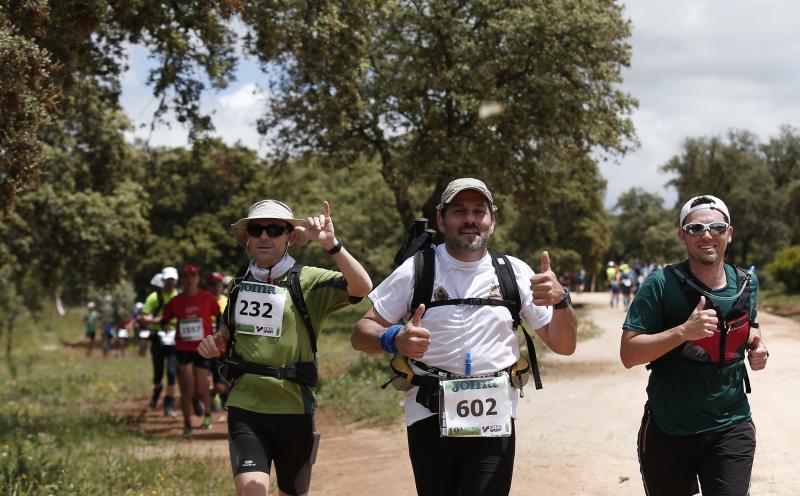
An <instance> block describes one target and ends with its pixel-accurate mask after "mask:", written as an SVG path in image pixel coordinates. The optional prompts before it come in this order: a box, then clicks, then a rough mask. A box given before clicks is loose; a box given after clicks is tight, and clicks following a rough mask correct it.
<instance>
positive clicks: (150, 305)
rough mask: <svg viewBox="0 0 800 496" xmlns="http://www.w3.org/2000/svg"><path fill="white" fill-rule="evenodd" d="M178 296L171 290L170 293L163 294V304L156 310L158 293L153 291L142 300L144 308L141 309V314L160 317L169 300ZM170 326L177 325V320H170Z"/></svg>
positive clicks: (175, 291) (174, 290)
mask: <svg viewBox="0 0 800 496" xmlns="http://www.w3.org/2000/svg"><path fill="white" fill-rule="evenodd" d="M176 296H178V290H177V289H173V290H172V292H171V293H164V304H163V305H161V308H158V291H153V292H152V293H150V294H149V295H147V298H146V299H145V300H144V306H143V307H142V313H147V314H150V315H153V317H155V318H159V317H161V314H162V313H164V307H165V306H167V303H169V300H171V299H173V298H175V297H176ZM156 309H158V313H155V314H154V312H155V310H156ZM172 325H177V320H176V319H173V320H172Z"/></svg>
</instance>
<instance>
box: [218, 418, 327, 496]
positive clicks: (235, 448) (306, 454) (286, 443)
mask: <svg viewBox="0 0 800 496" xmlns="http://www.w3.org/2000/svg"><path fill="white" fill-rule="evenodd" d="M318 440H319V434H315V432H314V416H313V415H311V414H304V413H301V414H270V413H255V412H251V411H248V410H242V409H241V408H235V407H230V408H228V443H229V446H230V452H231V468H232V469H233V476H234V477H236V476H237V475H239V474H242V473H245V472H265V473H267V474H268V473H269V467H270V464H271V463H274V464H275V473H276V475H277V479H278V489H280V490H281V491H283V492H284V493H286V494H305V493H307V492H308V489H309V485H310V483H311V465H312V464H313V462H314V458H315V456H316V448H317V446H316V445H317V441H318Z"/></svg>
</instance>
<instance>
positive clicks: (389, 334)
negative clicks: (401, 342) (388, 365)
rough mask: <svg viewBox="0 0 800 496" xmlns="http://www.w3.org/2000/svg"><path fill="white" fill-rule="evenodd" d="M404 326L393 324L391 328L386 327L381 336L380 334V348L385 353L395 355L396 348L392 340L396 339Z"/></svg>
mask: <svg viewBox="0 0 800 496" xmlns="http://www.w3.org/2000/svg"><path fill="white" fill-rule="evenodd" d="M403 327H404V326H403V324H395V325H393V326H391V327H387V328H386V330H385V331H383V334H381V348H382V349H383V351H385V352H386V353H397V346H395V344H394V340H395V338H396V337H397V333H398V332H400V329H402V328H403Z"/></svg>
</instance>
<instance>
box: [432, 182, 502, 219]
mask: <svg viewBox="0 0 800 496" xmlns="http://www.w3.org/2000/svg"><path fill="white" fill-rule="evenodd" d="M465 189H474V190H475V191H477V192H478V193H480V194H482V195H483V196H484V197H486V199H487V200H488V201H489V206H490V207H491V208H492V211H493V212H494V211H495V210H497V205H495V204H494V200H493V199H492V192H491V191H489V188H487V187H486V185H485V184H484V183H483V181H481V180H480V179H475V178H472V177H462V178H460V179H455V180H453V181H450V184H448V185H447V187H446V188H445V189H444V191H443V192H442V198H441V201H440V202H439V204H438V205H436V210H441V209H442V208H444V206H445V205H447V204H448V203H450V202H451V201H453V198H455V197H456V195H457V194H459V193H461V192H462V191H464V190H465Z"/></svg>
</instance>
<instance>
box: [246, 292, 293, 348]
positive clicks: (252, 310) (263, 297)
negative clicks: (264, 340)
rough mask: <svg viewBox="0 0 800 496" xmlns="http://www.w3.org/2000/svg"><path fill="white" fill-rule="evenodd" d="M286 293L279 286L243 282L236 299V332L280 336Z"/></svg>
mask: <svg viewBox="0 0 800 496" xmlns="http://www.w3.org/2000/svg"><path fill="white" fill-rule="evenodd" d="M286 294H287V291H286V288H282V287H280V286H273V285H272V284H263V283H259V282H243V283H242V285H241V287H240V288H239V296H238V299H237V300H236V332H241V333H243V334H253V335H256V336H267V337H273V338H278V337H280V336H281V327H282V325H283V307H284V306H285V304H286Z"/></svg>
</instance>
